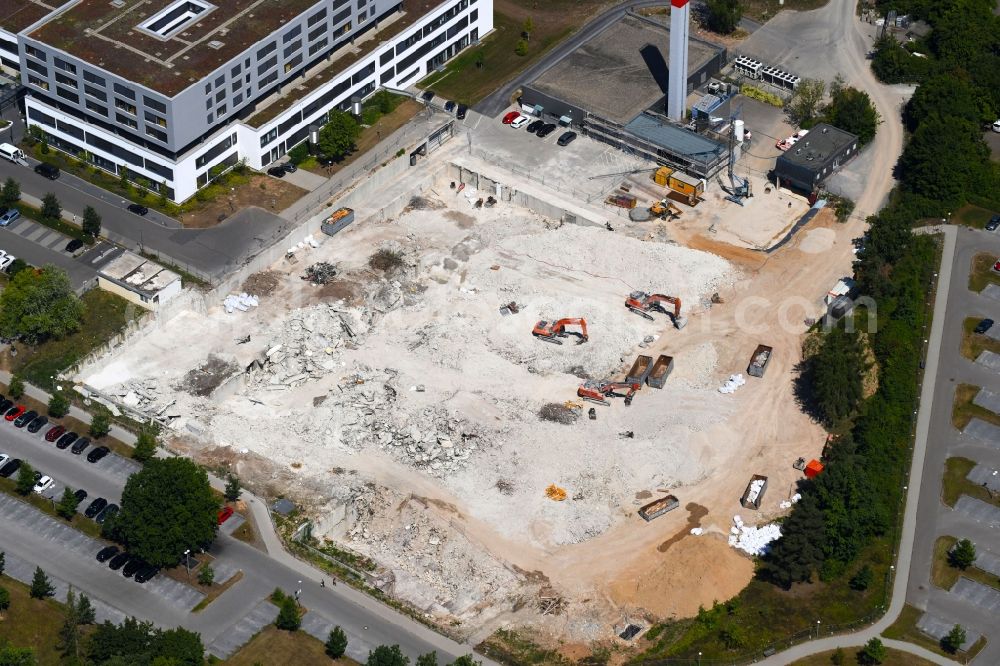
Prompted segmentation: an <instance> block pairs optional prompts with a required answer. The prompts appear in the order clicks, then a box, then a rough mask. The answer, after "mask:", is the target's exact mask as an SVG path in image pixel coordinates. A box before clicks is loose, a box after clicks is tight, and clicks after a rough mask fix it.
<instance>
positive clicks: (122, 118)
mask: <svg viewBox="0 0 1000 666" xmlns="http://www.w3.org/2000/svg"><path fill="white" fill-rule="evenodd" d="M115 120H117V121H118V122H119V123H121V124H122V125H125V126H127V127H131V128H132V129H137V128H138V127H139V123H137V122H136V120H135V118H129V117H128V116H126V115H123V114H121V113H116V114H115Z"/></svg>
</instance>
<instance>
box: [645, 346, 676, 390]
mask: <svg viewBox="0 0 1000 666" xmlns="http://www.w3.org/2000/svg"><path fill="white" fill-rule="evenodd" d="M673 371H674V357H673V356H666V355H664V354H660V356H659V358H657V359H656V363H654V364H653V367H652V368H650V370H649V375H648V376H647V377H646V383H647V384H649V385H650V386H652V387H653V388H658V389H661V388H663V385H664V384H666V383H667V377H669V376H670V373H671V372H673Z"/></svg>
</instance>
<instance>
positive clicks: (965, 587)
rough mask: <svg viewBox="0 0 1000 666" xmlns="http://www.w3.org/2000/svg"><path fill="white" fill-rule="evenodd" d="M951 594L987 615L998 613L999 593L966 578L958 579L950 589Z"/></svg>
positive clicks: (999, 608) (999, 606) (999, 605)
mask: <svg viewBox="0 0 1000 666" xmlns="http://www.w3.org/2000/svg"><path fill="white" fill-rule="evenodd" d="M951 594H953V595H955V596H956V597H958V598H960V599H964V600H965V601H969V602H971V603H973V604H975V605H976V606H978V607H980V608H982V609H983V610H985V611H987V612H989V613H997V612H998V611H1000V591H997V590H995V589H993V588H992V587H987V586H986V585H983V584H982V583H977V582H976V581H974V580H970V579H968V578H964V577H963V578H959V579H958V582H957V583H955V584H954V585H953V586H952V588H951Z"/></svg>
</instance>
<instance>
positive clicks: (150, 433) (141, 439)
mask: <svg viewBox="0 0 1000 666" xmlns="http://www.w3.org/2000/svg"><path fill="white" fill-rule="evenodd" d="M154 455H156V429H155V428H153V427H151V426H148V425H147V426H144V427H143V428H142V429H141V430H139V436H138V437H136V440H135V448H134V449H133V450H132V457H133V458H135V459H136V460H138V461H139V462H146V461H147V460H149V459H150V458H152V457H153V456H154Z"/></svg>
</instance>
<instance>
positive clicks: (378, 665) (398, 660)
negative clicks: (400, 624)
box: [365, 645, 410, 666]
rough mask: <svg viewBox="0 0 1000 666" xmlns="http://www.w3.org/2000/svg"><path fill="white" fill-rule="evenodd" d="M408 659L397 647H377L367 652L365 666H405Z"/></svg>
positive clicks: (408, 661)
mask: <svg viewBox="0 0 1000 666" xmlns="http://www.w3.org/2000/svg"><path fill="white" fill-rule="evenodd" d="M409 663H410V659H409V658H408V657H407V656H406V655H404V654H403V651H402V650H400V649H399V646H398V645H393V646H391V647H390V646H388V645H379V646H378V647H377V648H375V649H374V650H371V651H369V652H368V661H366V662H365V666H407V664H409Z"/></svg>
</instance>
